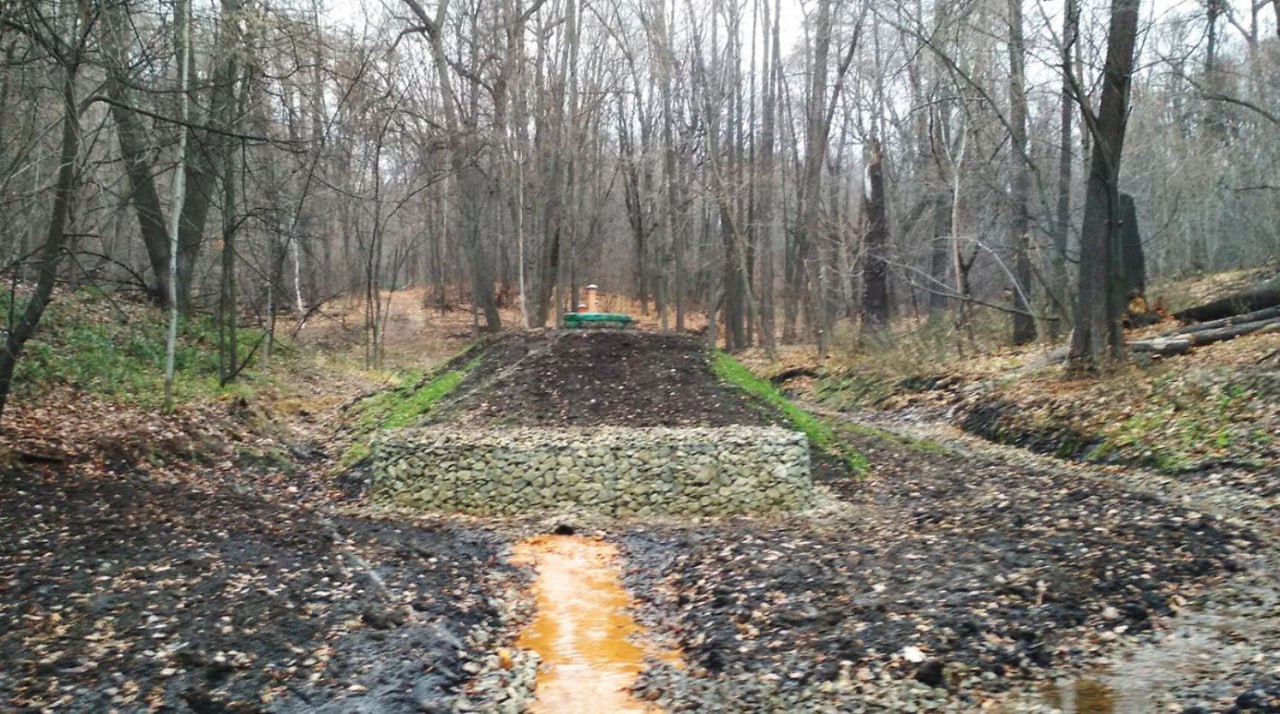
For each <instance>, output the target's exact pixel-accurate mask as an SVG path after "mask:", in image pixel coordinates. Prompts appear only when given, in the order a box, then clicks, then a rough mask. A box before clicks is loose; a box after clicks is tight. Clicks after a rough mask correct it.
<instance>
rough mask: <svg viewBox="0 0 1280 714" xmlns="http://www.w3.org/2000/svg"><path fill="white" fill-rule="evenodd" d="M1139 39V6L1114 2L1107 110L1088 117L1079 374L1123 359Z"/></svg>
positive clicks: (1074, 358) (1133, 0)
mask: <svg viewBox="0 0 1280 714" xmlns="http://www.w3.org/2000/svg"><path fill="white" fill-rule="evenodd" d="M1137 35H1138V0H1112V3H1111V27H1110V30H1109V31H1108V35H1107V60H1106V64H1105V66H1104V68H1103V85H1102V106H1101V109H1100V111H1099V113H1098V116H1097V117H1086V118H1087V120H1088V123H1089V133H1090V134H1091V135H1092V138H1093V142H1092V143H1093V156H1092V158H1091V160H1090V162H1089V183H1088V186H1087V192H1086V195H1085V211H1084V220H1083V222H1082V223H1081V246H1080V256H1081V260H1080V281H1079V290H1078V293H1079V307H1078V309H1077V310H1076V320H1077V321H1076V328H1075V332H1074V333H1073V337H1072V340H1071V352H1070V360H1071V362H1072V364H1073V366H1074V367H1075V368H1077V369H1085V370H1098V369H1101V368H1102V367H1103V365H1104V364H1105V363H1106V362H1107V361H1108V360H1109V359H1119V358H1121V357H1122V356H1123V353H1124V332H1123V328H1122V326H1121V323H1120V320H1121V315H1122V313H1123V311H1124V296H1123V291H1122V290H1121V288H1120V286H1119V285H1118V280H1117V278H1118V277H1119V276H1118V275H1117V273H1118V268H1119V265H1118V264H1119V263H1120V262H1121V261H1120V260H1119V257H1120V256H1119V253H1120V236H1119V232H1118V231H1119V229H1120V224H1121V221H1122V220H1123V216H1122V214H1121V211H1120V190H1119V180H1120V159H1121V156H1122V155H1123V151H1124V138H1125V125H1126V121H1127V117H1128V107H1129V83H1130V75H1131V74H1132V72H1133V51H1134V45H1135V44H1136V40H1137Z"/></svg>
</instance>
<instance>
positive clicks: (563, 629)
mask: <svg viewBox="0 0 1280 714" xmlns="http://www.w3.org/2000/svg"><path fill="white" fill-rule="evenodd" d="M617 554H618V551H617V548H615V547H614V546H613V545H611V544H609V543H606V542H604V541H601V540H597V539H593V538H586V537H583V536H575V535H543V536H536V537H533V538H529V539H526V540H524V541H521V542H520V543H518V544H517V545H516V546H515V548H514V554H513V557H512V562H513V563H516V564H519V565H533V566H534V567H535V568H536V569H537V573H538V576H537V580H536V581H535V582H534V595H535V597H536V599H537V614H536V615H535V616H534V619H533V622H531V623H530V624H529V626H528V628H526V629H525V631H524V632H523V633H522V634H521V635H520V639H519V640H517V641H516V646H517V647H520V648H521V649H531V650H535V651H536V652H537V653H538V654H539V655H540V656H541V657H542V665H541V666H540V668H539V670H538V679H537V690H536V692H535V694H536V696H537V702H535V703H534V705H533V706H532V707H531V711H534V712H546V713H548V714H552V713H555V712H570V713H572V714H580V713H581V712H593V711H598V712H651V711H661V710H660V709H659V708H657V707H656V706H653V705H652V704H650V703H648V702H644V701H640V700H638V699H636V698H635V697H633V696H632V695H631V692H630V689H631V686H632V685H633V684H634V683H635V681H636V675H638V674H639V673H640V671H641V670H643V669H644V659H645V656H646V655H648V656H652V657H657V658H659V659H663V660H667V661H672V662H674V661H677V660H678V655H676V654H675V653H672V652H664V651H659V650H657V649H653V648H650V647H646V644H645V642H644V637H643V635H644V630H643V628H641V627H640V626H639V625H638V624H637V623H636V622H635V620H633V619H632V618H631V614H630V606H631V596H630V595H629V594H628V593H627V591H626V589H625V588H623V587H622V582H621V580H620V579H619V577H618V572H617V566H616V565H615V559H616V557H617Z"/></svg>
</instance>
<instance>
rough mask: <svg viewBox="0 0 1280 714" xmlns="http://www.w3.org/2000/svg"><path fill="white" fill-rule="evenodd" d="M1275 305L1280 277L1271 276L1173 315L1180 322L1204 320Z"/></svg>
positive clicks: (1279, 302) (1279, 299) (1279, 298)
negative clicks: (1269, 278) (1218, 298)
mask: <svg viewBox="0 0 1280 714" xmlns="http://www.w3.org/2000/svg"><path fill="white" fill-rule="evenodd" d="M1277 306H1280V278H1272V279H1271V280H1268V281H1267V282H1265V283H1263V284H1262V285H1259V286H1258V287H1255V288H1250V289H1249V290H1242V291H1240V292H1238V293H1236V294H1235V295H1231V296H1228V297H1225V298H1222V299H1221V300H1214V301H1213V302H1207V303H1205V304H1203V305H1197V306H1195V307H1191V308H1187V309H1186V310H1182V311H1181V312H1175V313H1173V316H1174V317H1176V318H1178V320H1180V321H1182V322H1205V321H1208V320H1219V319H1222V318H1225V317H1231V316H1232V315H1238V314H1240V313H1242V312H1253V311H1256V310H1263V309H1265V308H1269V307H1277Z"/></svg>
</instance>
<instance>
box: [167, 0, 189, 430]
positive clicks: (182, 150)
mask: <svg viewBox="0 0 1280 714" xmlns="http://www.w3.org/2000/svg"><path fill="white" fill-rule="evenodd" d="M173 26H174V31H175V32H174V45H173V46H174V49H175V51H176V52H177V53H178V67H179V68H180V69H179V70H178V106H179V107H180V108H179V109H178V120H179V121H180V122H181V123H182V125H183V126H182V128H181V129H180V132H181V133H180V134H179V135H178V165H177V167H176V168H174V170H173V205H174V208H173V210H172V211H171V213H170V215H171V217H172V220H171V221H170V222H169V334H168V338H167V339H166V341H165V349H164V410H165V411H166V412H170V411H173V377H174V374H173V371H174V361H175V358H176V356H177V350H178V312H179V305H180V303H179V299H178V295H179V293H180V291H181V290H180V287H179V282H180V279H179V277H178V263H179V258H180V256H181V252H180V249H179V245H180V243H181V240H180V238H179V231H180V227H179V224H180V223H181V220H182V213H181V212H180V211H179V210H178V208H177V207H178V206H181V205H183V201H184V200H185V198H186V191H187V183H186V178H187V138H188V136H189V133H188V131H187V128H186V124H187V120H188V119H189V117H190V114H191V110H190V106H191V104H190V97H189V96H188V95H187V91H188V89H189V88H190V87H189V77H190V73H191V2H190V0H178V2H177V3H176V4H175V5H174V10H173Z"/></svg>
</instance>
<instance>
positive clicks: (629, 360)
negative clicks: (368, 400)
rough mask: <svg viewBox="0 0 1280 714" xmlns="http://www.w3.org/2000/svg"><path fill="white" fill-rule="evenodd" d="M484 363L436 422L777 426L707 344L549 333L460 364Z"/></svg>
mask: <svg viewBox="0 0 1280 714" xmlns="http://www.w3.org/2000/svg"><path fill="white" fill-rule="evenodd" d="M472 359H478V360H479V364H478V365H477V366H476V367H475V368H474V369H473V370H472V371H471V372H470V374H469V375H468V376H467V378H466V379H464V380H463V382H462V384H460V385H459V386H458V389H457V390H455V391H454V392H453V394H451V395H449V396H448V397H447V398H446V399H445V400H444V401H442V402H441V403H440V404H439V405H437V407H436V409H435V411H434V412H433V414H432V418H431V421H432V422H451V423H464V424H485V425H494V426H500V425H518V426H554V427H564V426H597V425H610V426H631V427H653V426H730V425H752V426H763V425H768V424H773V423H776V421H777V419H776V417H774V416H773V415H770V414H768V413H766V412H765V411H764V410H762V409H761V408H759V407H758V406H757V405H755V404H753V403H751V401H750V400H749V398H748V397H747V396H746V395H744V394H742V393H741V392H739V391H737V390H736V389H734V388H733V387H731V386H727V385H724V384H721V383H720V382H719V380H717V379H716V376H715V374H714V373H713V372H712V370H711V365H710V362H709V353H708V351H707V349H706V346H705V343H704V342H703V341H702V340H701V339H699V338H697V337H695V336H692V335H678V334H667V333H653V332H640V331H635V330H546V331H541V332H520V333H510V334H505V335H502V336H500V337H498V338H496V339H495V340H493V341H492V342H490V343H487V344H486V345H484V346H482V347H480V348H479V349H478V350H476V351H475V352H473V353H470V354H468V355H464V356H463V357H462V358H460V360H459V361H470V360H472Z"/></svg>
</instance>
